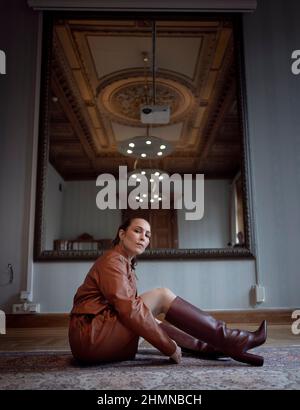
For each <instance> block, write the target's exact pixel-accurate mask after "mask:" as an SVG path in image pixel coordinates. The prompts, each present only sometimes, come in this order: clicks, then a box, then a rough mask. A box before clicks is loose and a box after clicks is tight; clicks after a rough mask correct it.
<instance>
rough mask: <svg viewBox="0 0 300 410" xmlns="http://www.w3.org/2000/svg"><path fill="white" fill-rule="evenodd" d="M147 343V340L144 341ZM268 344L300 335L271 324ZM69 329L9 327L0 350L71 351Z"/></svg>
mask: <svg viewBox="0 0 300 410" xmlns="http://www.w3.org/2000/svg"><path fill="white" fill-rule="evenodd" d="M230 327H232V328H240V329H247V330H254V329H255V328H256V327H255V326H250V325H248V326H246V325H245V324H234V325H233V324H232V325H230ZM144 343H145V342H144ZM266 345H269V346H288V345H300V335H293V334H292V332H291V326H290V325H269V326H268V339H267V342H266ZM69 350H70V347H69V343H68V329H67V328H65V327H57V328H53V327H51V328H9V329H7V333H6V334H5V335H0V351H1V352H3V351H5V352H8V351H21V352H28V351H69Z"/></svg>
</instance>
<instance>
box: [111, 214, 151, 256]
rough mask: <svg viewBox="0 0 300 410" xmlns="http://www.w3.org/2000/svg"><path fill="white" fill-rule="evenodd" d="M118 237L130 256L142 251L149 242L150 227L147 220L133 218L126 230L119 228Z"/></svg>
mask: <svg viewBox="0 0 300 410" xmlns="http://www.w3.org/2000/svg"><path fill="white" fill-rule="evenodd" d="M119 237H120V239H121V240H122V243H123V246H124V248H125V250H126V251H127V253H128V255H129V256H130V257H134V256H136V255H140V254H141V253H143V252H144V250H145V249H146V248H147V246H148V245H149V242H150V237H151V229H150V225H149V223H148V222H147V221H145V220H144V219H141V218H135V219H133V220H132V221H131V224H130V225H129V226H128V228H127V229H126V231H124V230H123V229H120V231H119Z"/></svg>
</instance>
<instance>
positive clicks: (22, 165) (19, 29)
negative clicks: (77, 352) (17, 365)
mask: <svg viewBox="0 0 300 410" xmlns="http://www.w3.org/2000/svg"><path fill="white" fill-rule="evenodd" d="M37 29H38V15H37V13H35V12H33V11H31V10H30V9H29V8H28V7H27V5H26V2H25V1H19V0H12V1H8V0H6V1H1V4H0V49H1V50H3V51H4V52H5V53H6V64H7V65H6V75H0V193H1V199H0V233H1V246H0V282H1V283H6V282H5V280H6V279H7V277H6V275H5V271H6V267H7V264H8V263H11V264H12V265H13V269H14V281H13V283H12V284H10V285H7V286H2V287H0V309H2V308H5V309H6V310H7V311H10V307H11V304H12V303H14V302H15V301H16V300H18V294H19V292H20V290H21V289H24V287H25V285H26V284H25V282H26V270H27V252H28V231H29V226H28V223H29V213H30V211H29V202H30V180H31V164H32V151H33V128H34V127H33V119H34V109H35V107H34V95H35V76H36V53H37V31H38V30H37Z"/></svg>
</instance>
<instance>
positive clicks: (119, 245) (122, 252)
mask: <svg viewBox="0 0 300 410" xmlns="http://www.w3.org/2000/svg"><path fill="white" fill-rule="evenodd" d="M114 249H115V250H116V251H117V252H119V253H120V254H121V255H122V256H124V258H126V259H127V260H128V262H131V257H130V256H129V255H128V253H127V252H126V250H125V248H124V246H122V245H121V244H120V243H118V244H117V245H115V247H114Z"/></svg>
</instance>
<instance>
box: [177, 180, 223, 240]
mask: <svg viewBox="0 0 300 410" xmlns="http://www.w3.org/2000/svg"><path fill="white" fill-rule="evenodd" d="M230 189H231V187H230V181H229V180H212V179H208V180H204V215H203V218H202V219H199V220H195V221H187V220H186V219H185V213H186V210H185V209H178V211H177V222H178V247H179V248H225V247H227V245H228V242H230V241H231V233H230V211H229V207H230Z"/></svg>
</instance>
